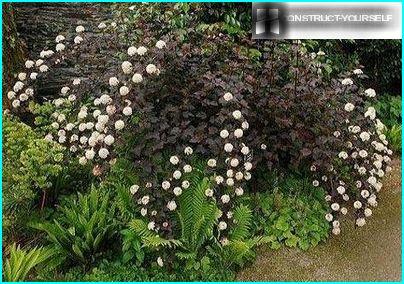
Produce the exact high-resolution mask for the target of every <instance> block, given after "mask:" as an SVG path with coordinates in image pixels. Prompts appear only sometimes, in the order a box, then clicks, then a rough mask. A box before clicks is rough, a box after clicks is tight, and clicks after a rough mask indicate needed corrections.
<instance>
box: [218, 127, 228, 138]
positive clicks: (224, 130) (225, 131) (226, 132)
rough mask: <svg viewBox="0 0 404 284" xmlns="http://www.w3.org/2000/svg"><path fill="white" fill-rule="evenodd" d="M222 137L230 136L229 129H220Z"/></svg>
mask: <svg viewBox="0 0 404 284" xmlns="http://www.w3.org/2000/svg"><path fill="white" fill-rule="evenodd" d="M220 137H222V138H223V139H225V138H227V137H229V131H227V130H226V129H223V130H222V131H220Z"/></svg>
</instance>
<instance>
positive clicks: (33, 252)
mask: <svg viewBox="0 0 404 284" xmlns="http://www.w3.org/2000/svg"><path fill="white" fill-rule="evenodd" d="M9 249H10V256H9V257H8V258H7V259H6V260H5V264H4V268H3V274H4V280H5V281H7V282H20V281H24V280H26V278H27V277H28V276H29V275H30V273H32V270H33V269H36V268H38V267H39V266H41V265H42V266H43V265H46V264H47V263H48V262H49V261H50V259H51V258H52V257H53V256H54V255H55V254H57V251H55V250H54V249H49V248H42V247H39V248H37V247H34V248H32V249H30V250H23V249H21V248H20V246H19V245H18V246H16V244H15V243H14V244H12V245H11V246H10V248H9Z"/></svg>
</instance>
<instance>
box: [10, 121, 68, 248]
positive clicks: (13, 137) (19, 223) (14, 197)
mask: <svg viewBox="0 0 404 284" xmlns="http://www.w3.org/2000/svg"><path fill="white" fill-rule="evenodd" d="M63 158H64V151H63V147H61V146H60V145H59V144H56V143H53V142H47V141H45V140H44V139H43V138H41V137H39V136H38V135H37V134H36V133H35V132H34V130H32V129H31V128H30V127H29V126H28V125H26V124H24V123H22V122H19V121H18V120H17V119H15V118H9V117H7V116H4V117H3V229H4V235H5V238H6V239H5V241H7V239H8V238H19V237H22V236H24V235H25V233H26V232H27V231H29V230H26V229H25V224H26V223H27V222H28V221H29V220H30V219H32V217H34V216H35V215H36V213H37V211H38V209H39V208H43V206H44V201H45V199H44V198H45V194H46V193H51V194H52V193H54V190H55V183H56V182H57V180H58V176H59V175H60V173H61V172H62V166H61V165H62V161H63ZM41 197H42V200H41V199H40V198H41Z"/></svg>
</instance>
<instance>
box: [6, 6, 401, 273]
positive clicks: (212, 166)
mask: <svg viewBox="0 0 404 284" xmlns="http://www.w3.org/2000/svg"><path fill="white" fill-rule="evenodd" d="M122 7H125V9H123V8H122ZM197 7H198V6H197ZM191 8H192V7H191V6H190V4H186V3H184V4H176V5H171V6H170V5H169V6H167V7H166V9H163V10H161V11H159V12H158V11H156V9H155V5H154V4H150V5H143V4H142V5H140V4H137V5H134V6H127V5H123V6H119V9H116V12H117V14H118V15H117V16H116V17H115V18H114V20H107V21H103V22H100V23H99V24H98V25H97V26H86V25H85V24H83V25H78V26H76V27H75V28H74V29H73V30H70V29H69V30H68V31H66V32H61V33H60V34H58V35H57V36H56V37H55V42H54V43H52V44H51V45H49V46H47V47H46V48H44V50H43V51H42V52H41V53H40V55H39V58H32V59H28V60H26V62H25V64H24V66H25V70H23V71H22V72H20V73H18V74H17V78H16V82H15V84H14V85H13V86H11V88H10V90H9V91H8V92H7V95H6V96H7V99H8V100H9V101H10V105H11V108H10V109H9V110H6V111H5V113H4V114H3V121H4V122H5V130H4V132H3V133H5V143H4V145H5V147H4V149H5V150H4V151H3V157H6V158H5V168H9V169H10V171H9V173H7V174H6V175H5V176H4V177H3V183H4V182H6V183H5V184H6V186H5V189H4V191H3V192H5V200H9V201H10V203H11V202H13V200H14V199H15V200H17V201H19V203H18V204H17V205H15V206H14V207H12V206H9V207H7V210H6V213H7V214H9V213H8V212H13V211H12V208H17V209H18V211H19V212H23V210H24V209H23V208H30V209H31V208H34V207H35V205H38V204H41V201H40V200H41V197H42V199H43V195H44V193H48V194H49V192H51V191H52V190H54V189H55V188H60V186H59V187H58V186H56V185H57V184H60V183H62V182H57V180H58V177H60V176H62V170H63V169H64V168H65V167H64V166H66V168H68V169H69V176H73V179H75V177H76V173H77V178H76V179H77V180H81V179H83V176H84V177H88V175H87V174H89V175H91V176H92V177H91V179H90V178H87V182H77V181H75V182H72V183H71V187H72V189H75V188H77V191H79V192H77V193H76V192H74V191H73V192H71V191H70V192H58V194H53V196H54V198H53V203H52V204H48V205H49V206H48V207H47V208H48V210H49V212H48V215H46V214H45V213H44V215H42V218H39V220H38V219H36V220H30V221H31V222H29V224H23V223H21V221H18V222H17V225H21V226H22V229H24V228H35V229H39V230H37V233H38V234H39V235H38V238H39V239H40V241H39V243H42V244H49V245H51V246H52V248H53V249H54V250H56V251H57V252H58V254H59V255H61V257H62V259H63V260H62V261H61V263H60V264H59V266H58V267H56V268H52V269H51V271H49V270H48V271H46V273H44V272H39V274H37V276H36V277H37V278H38V279H40V280H46V279H49V277H50V276H49V275H51V277H52V279H60V280H85V281H107V280H108V281H113V280H116V281H132V280H139V281H140V280H142V281H147V280H156V281H157V280H210V281H213V280H229V279H230V280H231V279H233V277H234V272H235V271H237V269H239V268H240V267H243V266H244V265H245V264H246V263H248V262H250V261H251V260H253V259H254V256H255V248H256V247H257V246H260V245H264V246H269V247H270V248H273V249H277V248H279V247H280V246H282V245H286V246H289V247H298V248H300V249H303V250H306V249H309V248H310V247H312V246H315V245H317V244H319V243H320V242H322V241H325V240H326V238H327V237H328V235H329V232H331V233H332V234H334V235H339V234H340V233H341V227H342V226H341V224H340V222H339V217H340V216H341V215H346V214H347V213H348V212H349V213H350V214H352V215H353V216H354V220H355V225H356V226H358V227H361V226H363V225H365V223H366V220H367V218H369V217H370V216H371V215H372V214H373V208H374V207H376V206H377V205H378V199H377V193H378V192H379V191H380V190H381V188H382V182H381V179H382V178H383V176H384V175H385V173H386V172H389V171H390V170H391V167H390V166H389V164H390V161H391V158H390V157H391V155H392V153H393V152H392V150H391V149H390V146H389V142H388V140H389V139H391V141H394V140H397V139H398V138H397V137H398V134H397V133H399V132H401V128H400V131H399V130H397V128H394V127H396V126H395V125H388V126H387V127H386V126H385V125H384V124H383V123H382V121H381V120H379V119H378V118H377V117H376V113H377V112H378V111H379V110H381V109H382V108H383V107H385V106H386V104H382V105H379V106H377V105H376V107H374V106H373V104H374V102H375V97H376V96H377V94H376V91H375V90H374V89H372V88H366V87H364V85H363V83H362V82H363V80H366V79H367V78H368V77H367V76H366V75H365V74H364V71H363V70H362V69H361V68H360V67H359V66H352V68H350V69H348V70H342V71H341V72H339V73H338V74H334V72H333V71H332V70H331V69H330V61H329V58H328V57H327V54H325V53H324V52H323V51H322V50H319V51H318V52H315V53H313V52H311V51H310V48H312V47H310V46H309V43H305V42H301V41H276V42H275V41H257V42H253V41H251V40H250V39H249V36H248V34H247V33H245V32H243V31H244V27H243V24H242V22H243V19H244V18H245V17H246V13H244V14H243V12H242V10H239V7H238V6H237V5H235V6H234V7H233V8H234V9H233V10H232V12H231V13H230V14H229V13H226V15H225V16H224V19H223V21H220V20H218V19H217V18H218V17H219V18H221V15H222V14H221V13H219V15H218V14H216V13H215V12H212V13H208V14H207V15H204V17H203V21H202V22H200V21H199V20H200V18H198V17H199V16H200V14H196V15H199V16H196V15H194V14H193V13H189V10H190V9H191ZM151 19H154V20H153V21H152V20H151ZM156 19H157V20H156ZM161 27H163V28H161ZM89 31H90V32H89ZM69 65H71V66H74V69H75V70H76V71H77V76H75V77H74V78H66V82H65V83H64V85H63V86H62V87H61V89H60V91H59V92H58V93H57V94H55V95H54V97H51V98H48V99H46V100H44V99H42V98H40V95H39V87H38V86H39V83H44V82H46V80H47V78H48V76H49V74H51V73H52V72H54V70H56V69H57V68H58V67H60V66H69ZM89 69H90V70H91V71H92V72H90V73H89V72H84V70H86V71H88V70H89ZM84 74H86V75H84ZM389 107H390V108H391V109H390V110H391V111H389V112H391V113H392V116H393V117H392V118H391V119H392V120H394V119H395V118H396V117H397V116H398V114H397V113H396V112H397V111H396V110H397V106H396V103H394V99H392V103H391V104H390V106H389ZM24 122H25V123H27V124H30V125H33V127H32V128H31V127H29V126H28V125H27V124H25V123H24ZM396 122H397V121H396ZM39 135H42V137H41V138H38V136H39ZM17 142H18V143H17ZM73 165H74V166H73ZM13 169H17V171H14V170H13ZM84 179H86V178H84ZM66 180H70V179H64V181H65V182H64V184H65V185H64V186H63V188H64V187H65V186H66ZM90 183H92V186H89V184H90ZM73 185H74V186H73ZM6 191H7V192H9V194H11V196H12V197H6ZM62 191H63V190H62ZM61 193H63V194H64V195H65V196H64V197H62V194H61ZM41 194H42V195H41ZM17 195H18V196H20V198H18V196H17ZM66 195H67V196H66ZM15 203H17V202H15ZM49 203H51V202H49ZM46 205H47V204H46V202H42V206H39V208H42V209H43V207H46ZM10 216H12V214H11V213H10ZM3 218H4V220H5V219H7V218H11V217H8V215H5V216H4V217H3ZM10 224H11V223H10ZM10 226H11V225H10ZM34 250H35V249H34ZM13 259H14V257H13V256H10V261H13ZM28 268H29V267H28ZM9 270H10V269H8V270H5V269H4V270H3V271H4V272H3V274H4V275H5V276H6V275H10V272H9ZM28 271H29V269H27V270H26V272H25V274H27V273H28ZM170 275H171V276H170ZM6 277H7V279H11V278H9V276H6ZM25 277H26V275H24V277H23V276H22V278H25ZM12 279H14V278H12ZM16 279H20V278H16Z"/></svg>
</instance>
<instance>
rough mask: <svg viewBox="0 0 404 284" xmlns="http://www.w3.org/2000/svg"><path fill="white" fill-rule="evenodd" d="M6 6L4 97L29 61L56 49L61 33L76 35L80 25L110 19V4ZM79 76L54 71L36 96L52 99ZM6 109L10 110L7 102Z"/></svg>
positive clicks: (69, 70) (63, 70) (68, 71)
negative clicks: (71, 79)
mask: <svg viewBox="0 0 404 284" xmlns="http://www.w3.org/2000/svg"><path fill="white" fill-rule="evenodd" d="M3 6H4V7H3V66H4V68H3V94H6V93H7V91H8V90H10V89H11V87H12V85H11V84H12V82H13V81H14V80H15V79H14V78H15V76H16V75H17V74H18V72H19V71H20V70H21V68H22V66H23V63H24V61H25V60H26V59H28V58H30V59H38V58H39V53H40V52H41V51H42V50H43V49H44V48H51V49H54V47H55V37H56V36H57V35H58V34H59V33H65V32H66V31H68V30H70V31H73V30H74V28H75V27H76V26H77V25H80V24H83V25H85V26H97V25H98V23H100V22H101V21H103V20H105V19H108V18H110V17H111V9H110V4H108V3H13V4H4V5H3ZM77 75H78V74H76V73H75V70H74V68H73V66H66V67H62V68H58V69H57V70H52V72H51V73H50V74H49V78H48V80H47V81H46V82H45V83H42V84H41V85H40V86H38V92H37V93H38V95H41V96H47V95H51V94H52V93H54V92H55V91H58V90H59V89H60V87H61V86H62V85H63V83H65V82H66V80H69V79H70V78H74V77H76V76H77ZM81 75H83V74H81ZM3 97H4V96H3ZM3 106H7V104H6V103H5V100H4V99H3Z"/></svg>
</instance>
